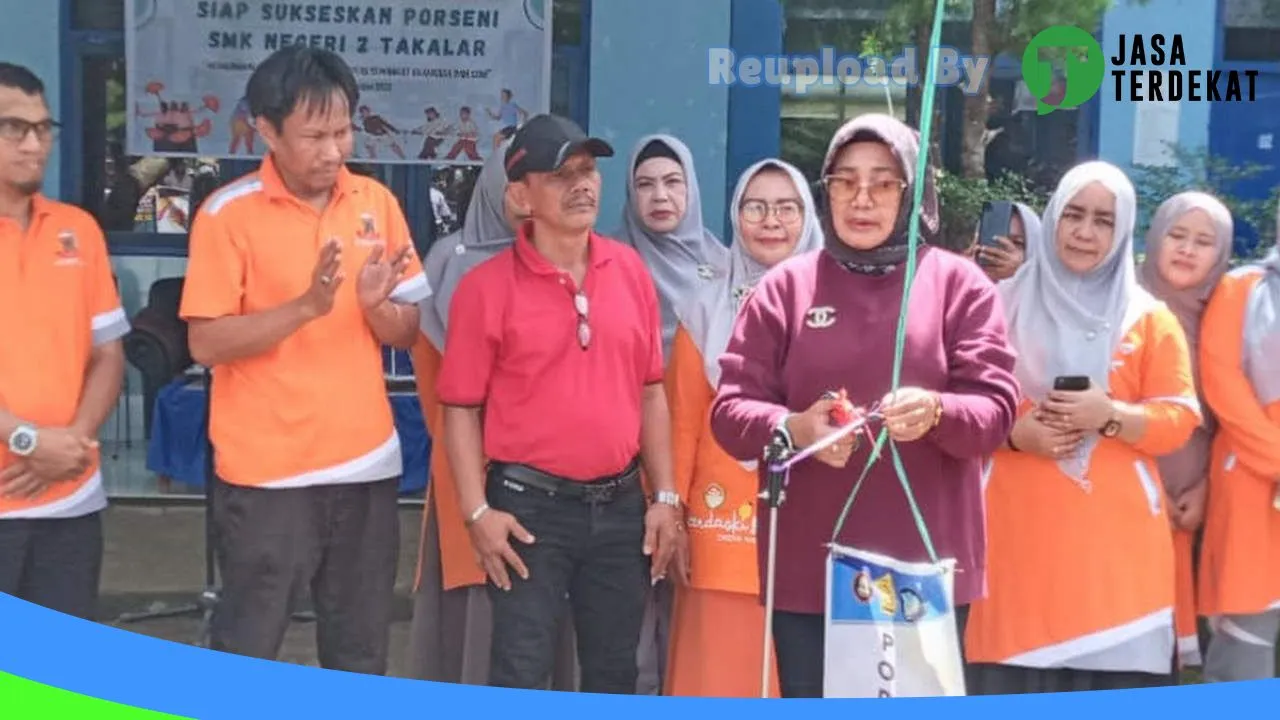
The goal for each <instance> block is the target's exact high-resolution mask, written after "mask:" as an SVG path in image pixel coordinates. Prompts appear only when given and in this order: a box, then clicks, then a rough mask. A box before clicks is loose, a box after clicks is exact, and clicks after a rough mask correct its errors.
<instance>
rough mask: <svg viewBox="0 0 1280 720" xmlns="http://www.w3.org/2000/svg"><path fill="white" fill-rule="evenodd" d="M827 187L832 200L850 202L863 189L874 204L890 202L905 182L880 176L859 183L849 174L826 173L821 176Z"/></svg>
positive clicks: (899, 193)
mask: <svg viewBox="0 0 1280 720" xmlns="http://www.w3.org/2000/svg"><path fill="white" fill-rule="evenodd" d="M822 183H823V184H824V185H826V187H827V195H829V196H831V200H832V202H852V201H853V200H854V199H855V198H857V197H858V191H860V190H865V191H866V193H867V197H869V198H871V202H872V203H873V204H876V205H882V204H884V203H888V202H892V201H893V200H894V199H896V198H897V197H899V196H900V195H901V194H902V191H903V190H905V189H906V187H907V183H906V181H904V180H899V179H898V178H881V179H878V180H872V181H871V182H868V183H859V182H858V180H857V178H855V177H852V176H850V175H828V176H826V177H824V178H822Z"/></svg>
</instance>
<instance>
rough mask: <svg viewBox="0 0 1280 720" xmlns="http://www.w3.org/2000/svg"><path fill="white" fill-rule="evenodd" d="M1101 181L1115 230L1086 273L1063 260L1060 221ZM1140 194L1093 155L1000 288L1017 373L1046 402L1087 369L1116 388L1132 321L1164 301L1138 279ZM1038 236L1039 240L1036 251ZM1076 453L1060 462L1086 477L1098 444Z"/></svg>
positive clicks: (1074, 172) (1062, 186)
mask: <svg viewBox="0 0 1280 720" xmlns="http://www.w3.org/2000/svg"><path fill="white" fill-rule="evenodd" d="M1095 182H1096V183H1101V184H1102V185H1103V186H1104V187H1106V188H1107V189H1108V190H1110V191H1111V192H1112V193H1113V194H1114V195H1115V198H1116V211H1115V229H1114V236H1113V242H1112V243H1111V250H1110V252H1108V254H1107V257H1106V258H1105V259H1103V261H1102V262H1101V263H1100V264H1099V265H1098V267H1096V268H1094V269H1093V270H1091V271H1090V272H1089V273H1087V274H1085V275H1078V274H1076V273H1074V272H1072V271H1071V270H1068V269H1067V268H1066V266H1064V265H1063V264H1062V261H1061V260H1060V259H1059V258H1058V251H1057V234H1058V221H1059V219H1060V218H1061V217H1062V211H1063V209H1064V208H1065V207H1066V205H1067V203H1068V202H1070V201H1071V200H1072V199H1073V198H1074V197H1075V196H1076V195H1077V194H1078V193H1079V192H1080V191H1081V190H1082V189H1084V187H1085V186H1086V185H1089V184H1091V183H1095ZM1136 207H1137V200H1136V198H1135V193H1134V189H1133V184H1132V183H1131V182H1130V181H1129V178H1128V177H1126V176H1125V174H1124V173H1123V172H1122V171H1121V170H1120V169H1119V168H1117V167H1115V166H1114V165H1111V164H1109V163H1105V162H1100V161H1094V162H1086V163H1083V164H1081V165H1077V166H1076V167H1074V168H1072V169H1071V170H1070V171H1069V172H1068V173H1067V174H1066V175H1064V176H1063V177H1062V180H1061V181H1060V182H1059V183H1058V188H1057V190H1055V191H1054V193H1053V196H1052V197H1050V198H1049V203H1048V205H1047V206H1046V207H1045V211H1044V217H1043V222H1042V226H1043V227H1042V230H1041V232H1040V235H1039V238H1033V237H1032V236H1031V235H1030V233H1028V237H1027V244H1028V252H1027V262H1026V263H1025V264H1024V265H1023V266H1022V267H1021V268H1019V270H1018V273H1017V274H1015V275H1014V276H1013V277H1012V278H1010V279H1009V280H1008V281H1007V282H1005V283H1001V284H1000V286H999V288H1000V292H1001V296H1002V297H1003V299H1004V305H1005V310H1006V314H1007V316H1008V318H1009V340H1010V342H1011V344H1012V345H1013V347H1014V349H1015V350H1016V351H1017V353H1018V363H1017V367H1016V370H1015V373H1016V375H1017V377H1018V382H1019V383H1021V385H1022V391H1023V394H1024V395H1026V396H1027V397H1029V398H1031V399H1032V400H1033V401H1035V402H1037V403H1039V402H1042V401H1043V400H1044V399H1045V397H1046V396H1047V395H1048V394H1049V392H1050V391H1052V390H1053V379H1054V378H1055V377H1057V376H1059V375H1087V376H1088V377H1089V379H1090V380H1091V381H1092V382H1093V384H1094V385H1096V386H1099V387H1101V388H1103V389H1104V390H1108V389H1110V388H1109V386H1110V380H1109V376H1110V374H1111V361H1112V357H1113V356H1114V355H1115V353H1116V350H1117V349H1118V347H1119V345H1120V342H1121V340H1123V339H1124V336H1125V334H1126V333H1128V331H1129V330H1130V328H1132V327H1133V324H1134V323H1135V322H1137V321H1138V319H1140V318H1141V317H1142V316H1143V315H1145V314H1146V313H1147V312H1148V311H1150V310H1151V309H1152V308H1153V307H1154V306H1155V305H1156V304H1157V303H1158V301H1157V300H1156V299H1155V298H1154V297H1152V296H1151V294H1150V293H1148V292H1147V291H1146V290H1144V289H1143V288H1142V286H1141V285H1140V284H1139V283H1138V274H1137V269H1136V266H1135V263H1134V259H1133V228H1134V216H1135V211H1136ZM1033 242H1037V243H1039V245H1038V246H1037V247H1035V248H1034V249H1032V248H1031V247H1030V246H1031V244H1032V243H1033ZM1085 437H1086V439H1085V445H1084V447H1083V448H1082V452H1081V453H1079V455H1078V456H1077V457H1072V458H1066V459H1063V460H1061V461H1060V462H1059V463H1058V465H1059V467H1060V468H1062V470H1063V472H1065V473H1067V475H1069V476H1071V477H1073V478H1075V479H1077V480H1083V479H1084V473H1085V471H1086V470H1087V469H1088V467H1089V458H1090V457H1091V456H1092V454H1093V448H1094V447H1095V445H1096V444H1097V437H1096V434H1094V433H1090V434H1086V436H1085Z"/></svg>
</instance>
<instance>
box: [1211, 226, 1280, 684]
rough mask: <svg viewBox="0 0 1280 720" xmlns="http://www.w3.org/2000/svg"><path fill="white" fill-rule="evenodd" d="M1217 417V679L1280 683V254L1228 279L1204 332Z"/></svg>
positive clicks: (1213, 497) (1213, 621) (1214, 607)
mask: <svg viewBox="0 0 1280 720" xmlns="http://www.w3.org/2000/svg"><path fill="white" fill-rule="evenodd" d="M1200 332H1201V336H1202V337H1203V342H1202V343H1200V367H1201V368H1202V370H1203V373H1204V374H1203V377H1202V382H1203V383H1204V396H1205V401H1206V402H1208V404H1209V407H1210V408H1212V409H1213V412H1214V415H1216V416H1217V418H1218V424H1219V429H1218V436H1217V438H1216V440H1215V441H1214V445H1213V464H1212V465H1211V470H1210V474H1209V510H1208V513H1207V517H1206V518H1205V527H1204V539H1203V541H1202V545H1201V550H1200V578H1199V584H1200V587H1199V590H1200V598H1199V600H1200V612H1201V614H1202V615H1205V616H1208V617H1209V618H1210V624H1211V626H1212V627H1213V629H1214V634H1213V637H1212V639H1211V640H1210V641H1209V647H1208V652H1207V653H1206V654H1205V661H1204V678H1205V680H1206V681H1209V682H1224V681H1230V680H1252V679H1263V678H1272V677H1275V672H1276V661H1275V655H1276V648H1275V643H1276V635H1277V634H1280V494H1278V493H1277V481H1280V361H1277V358H1280V253H1277V251H1276V250H1275V249H1272V251H1271V254H1270V255H1268V256H1267V258H1266V260H1264V261H1263V262H1261V263H1260V264H1256V265H1249V266H1246V267H1243V268H1240V269H1238V270H1235V271H1233V272H1231V273H1229V274H1228V275H1227V276H1226V277H1225V278H1223V279H1222V282H1221V283H1219V285H1218V289H1217V290H1216V291H1215V292H1214V294H1213V298H1212V299H1211V300H1210V301H1209V308H1208V310H1206V311H1205V315H1204V322H1203V323H1202V324H1201V328H1200Z"/></svg>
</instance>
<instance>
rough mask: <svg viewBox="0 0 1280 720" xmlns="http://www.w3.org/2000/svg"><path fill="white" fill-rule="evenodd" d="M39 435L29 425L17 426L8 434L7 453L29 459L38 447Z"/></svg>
mask: <svg viewBox="0 0 1280 720" xmlns="http://www.w3.org/2000/svg"><path fill="white" fill-rule="evenodd" d="M39 441H40V433H39V432H37V431H36V429H35V427H33V426H31V425H19V426H18V427H16V428H14V429H13V432H11V433H9V452H11V453H13V454H14V455H17V456H18V457H29V456H30V455H31V453H33V452H35V451H36V446H37V445H39Z"/></svg>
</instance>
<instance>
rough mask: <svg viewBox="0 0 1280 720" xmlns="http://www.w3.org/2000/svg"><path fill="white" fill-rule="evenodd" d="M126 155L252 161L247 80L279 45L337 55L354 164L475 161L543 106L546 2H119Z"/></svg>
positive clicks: (257, 147)
mask: <svg viewBox="0 0 1280 720" xmlns="http://www.w3.org/2000/svg"><path fill="white" fill-rule="evenodd" d="M125 13H126V15H125V17H126V18H128V21H127V22H126V23H125V72H126V82H127V89H126V95H127V101H128V123H127V128H126V131H127V141H126V152H127V153H128V154H130V155H162V156H170V157H197V156H201V157H213V158H225V159H256V158H259V157H261V156H262V154H263V152H264V151H265V148H264V145H263V141H262V139H261V138H260V137H258V134H257V132H256V131H255V129H254V124H253V118H251V117H250V113H249V106H248V101H247V99H246V98H245V97H244V91H245V84H246V82H247V81H248V79H249V76H250V74H251V73H252V72H253V69H254V67H256V66H257V64H258V63H259V62H261V61H262V60H263V59H265V58H266V57H267V56H268V55H270V54H271V53H272V52H274V51H275V50H277V49H279V48H281V47H285V46H287V45H290V44H307V45H311V46H314V47H323V48H327V49H329V50H333V51H335V52H337V53H338V54H340V55H342V57H343V58H344V59H345V60H346V61H347V63H348V64H350V65H351V67H352V70H353V71H354V72H355V76H356V81H357V82H358V83H359V85H360V102H359V105H358V107H356V108H353V109H352V110H353V114H354V117H353V121H354V126H355V129H356V135H355V152H354V155H353V159H357V160H363V161H367V162H380V163H429V164H433V165H481V164H483V163H484V159H485V158H486V157H488V156H489V153H490V152H492V149H493V148H494V146H495V145H497V144H498V143H499V142H500V141H501V140H502V139H503V138H504V137H505V136H509V135H510V134H511V133H513V132H514V131H515V128H516V127H517V126H518V125H520V124H522V123H523V122H524V120H525V119H526V118H528V117H531V116H533V115H537V114H539V113H543V112H547V111H548V109H549V107H550V103H551V2H550V0H433V1H432V2H424V1H423V0H380V1H379V0H345V1H344V2H332V3H323V2H319V3H316V2H251V1H249V0H222V1H215V0H126V2H125Z"/></svg>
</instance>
